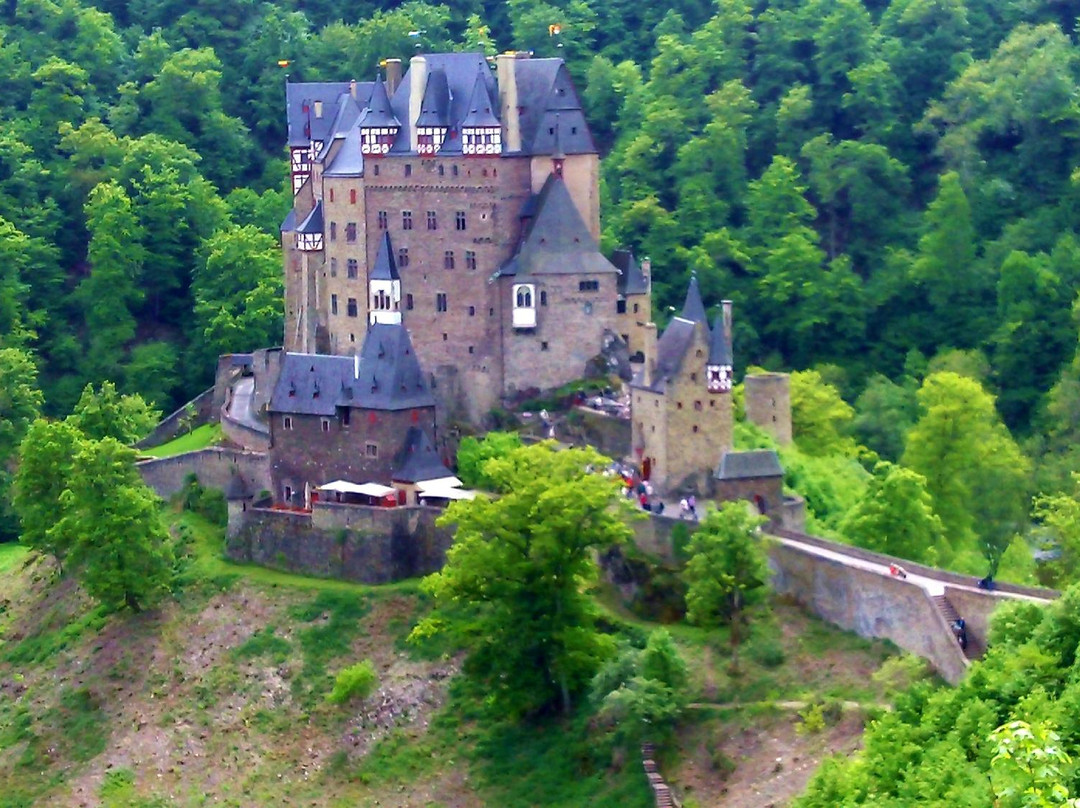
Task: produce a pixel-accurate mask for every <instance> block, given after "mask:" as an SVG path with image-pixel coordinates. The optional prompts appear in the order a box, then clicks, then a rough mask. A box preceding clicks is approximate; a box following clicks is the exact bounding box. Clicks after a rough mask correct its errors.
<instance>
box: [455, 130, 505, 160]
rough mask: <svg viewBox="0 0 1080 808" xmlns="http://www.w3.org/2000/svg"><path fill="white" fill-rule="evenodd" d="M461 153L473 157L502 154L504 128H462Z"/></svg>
mask: <svg viewBox="0 0 1080 808" xmlns="http://www.w3.org/2000/svg"><path fill="white" fill-rule="evenodd" d="M461 153H462V154H472V155H485V154H502V128H501V127H498V126H477V127H472V126H470V127H467V128H462V130H461Z"/></svg>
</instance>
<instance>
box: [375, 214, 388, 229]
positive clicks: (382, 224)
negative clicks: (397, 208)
mask: <svg viewBox="0 0 1080 808" xmlns="http://www.w3.org/2000/svg"><path fill="white" fill-rule="evenodd" d="M376 218H377V219H378V221H379V229H380V230H385V229H386V222H387V219H386V211H385V210H380V211H379V213H378V216H377V217H376Z"/></svg>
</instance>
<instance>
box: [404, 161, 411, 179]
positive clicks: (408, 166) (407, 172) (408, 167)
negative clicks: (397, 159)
mask: <svg viewBox="0 0 1080 808" xmlns="http://www.w3.org/2000/svg"><path fill="white" fill-rule="evenodd" d="M405 176H406V177H411V176H412V163H406V164H405Z"/></svg>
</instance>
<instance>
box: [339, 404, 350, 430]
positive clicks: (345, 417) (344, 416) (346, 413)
mask: <svg viewBox="0 0 1080 808" xmlns="http://www.w3.org/2000/svg"><path fill="white" fill-rule="evenodd" d="M351 418H352V410H351V409H349V408H348V407H342V408H341V425H342V426H348V425H349V421H350V420H351Z"/></svg>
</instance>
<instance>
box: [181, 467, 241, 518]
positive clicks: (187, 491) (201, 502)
mask: <svg viewBox="0 0 1080 808" xmlns="http://www.w3.org/2000/svg"><path fill="white" fill-rule="evenodd" d="M180 504H181V505H182V506H183V508H184V510H186V511H191V512H192V513H197V514H199V516H201V517H203V518H204V519H206V520H207V521H208V522H210V523H211V524H214V525H217V526H218V527H225V525H227V524H228V522H229V506H228V504H227V503H226V502H225V494H224V493H222V492H221V491H218V490H217V489H216V488H205V487H203V485H202V483H200V482H199V478H198V477H196V476H195V475H194V474H189V475H188V476H187V479H186V480H184V487H183V489H181V491H180Z"/></svg>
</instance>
